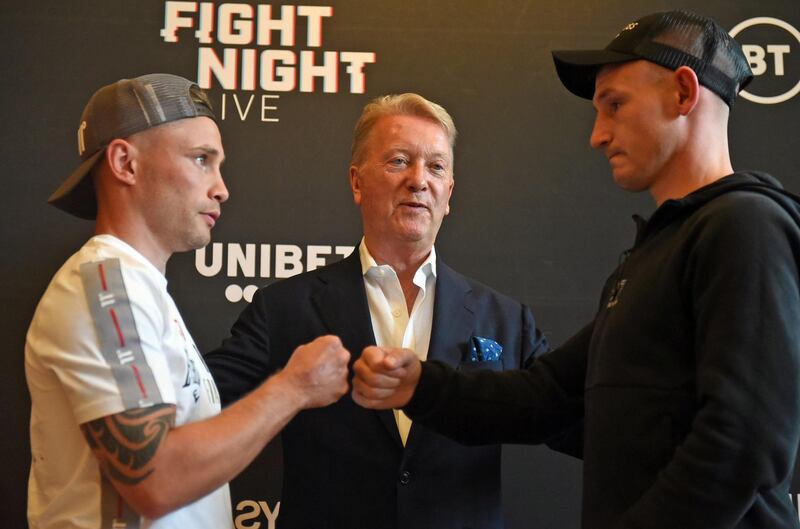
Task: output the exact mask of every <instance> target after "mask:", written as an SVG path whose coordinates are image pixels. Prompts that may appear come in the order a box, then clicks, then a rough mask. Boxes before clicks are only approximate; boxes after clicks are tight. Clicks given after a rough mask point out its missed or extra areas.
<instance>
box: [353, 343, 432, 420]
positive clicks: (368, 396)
mask: <svg viewBox="0 0 800 529" xmlns="http://www.w3.org/2000/svg"><path fill="white" fill-rule="evenodd" d="M353 370H354V371H355V373H356V376H355V377H354V378H353V400H354V401H356V402H357V403H358V404H360V405H361V406H364V407H365V408H374V409H381V410H383V409H389V408H401V407H403V406H405V405H406V404H408V401H409V400H411V397H412V396H413V395H414V390H415V389H416V387H417V382H419V377H420V372H421V367H420V361H419V358H418V357H417V355H416V353H414V351H412V350H411V349H396V348H392V347H377V346H370V347H367V348H365V349H364V352H363V353H361V357H360V358H359V359H358V360H357V361H356V363H355V364H354V365H353Z"/></svg>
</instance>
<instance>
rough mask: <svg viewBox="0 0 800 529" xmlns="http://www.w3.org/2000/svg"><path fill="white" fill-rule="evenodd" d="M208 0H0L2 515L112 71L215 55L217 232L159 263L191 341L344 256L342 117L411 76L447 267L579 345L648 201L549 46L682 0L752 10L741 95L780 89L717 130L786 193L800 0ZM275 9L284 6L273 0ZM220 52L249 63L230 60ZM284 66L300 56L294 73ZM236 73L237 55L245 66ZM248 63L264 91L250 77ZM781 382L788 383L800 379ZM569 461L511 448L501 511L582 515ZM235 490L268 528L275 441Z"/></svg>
mask: <svg viewBox="0 0 800 529" xmlns="http://www.w3.org/2000/svg"><path fill="white" fill-rule="evenodd" d="M184 4H185V5H184ZM222 4H223V3H222V2H213V3H212V2H199V3H195V2H188V3H186V2H183V3H179V2H163V1H157V0H137V1H135V2H131V1H124V0H113V1H112V0H80V1H78V0H75V1H70V2H63V1H61V0H28V1H25V2H21V1H11V0H2V2H0V24H2V31H0V66H2V70H1V71H2V74H3V75H2V79H1V80H0V86H2V89H1V92H0V93H2V103H0V104H2V114H0V115H2V118H3V122H4V123H3V126H2V131H1V132H0V134H1V135H2V136H1V138H2V142H0V152H1V153H2V183H3V187H4V189H5V191H6V198H7V200H5V201H4V203H3V207H2V208H1V209H0V211H1V212H2V213H0V215H2V222H0V234H2V239H0V240H2V243H3V249H4V251H3V252H2V254H0V281H2V285H0V296H2V298H1V299H0V303H1V304H2V307H3V317H2V318H0V333H2V337H3V343H4V344H5V345H4V347H3V350H2V353H1V354H0V376H2V378H0V399H2V400H1V402H2V403H3V420H4V422H5V423H6V426H5V427H4V428H3V431H4V435H2V437H0V439H2V440H0V454H2V456H1V457H2V462H3V472H2V473H0V487H2V488H0V494H1V495H2V503H0V524H2V525H3V526H4V527H24V526H25V501H26V486H27V485H26V483H27V472H28V467H29V458H30V456H29V443H28V434H27V421H28V415H29V398H28V394H27V390H26V388H25V382H24V370H23V361H22V359H23V354H22V351H23V343H24V336H25V332H26V329H27V325H28V322H29V321H30V318H31V316H32V314H33V310H34V308H35V305H36V302H37V300H38V298H39V296H40V295H41V293H42V292H43V291H44V289H45V287H46V285H47V282H48V281H49V278H50V277H51V275H52V274H53V273H54V272H55V270H56V269H57V268H58V266H59V265H60V264H61V262H62V261H63V260H64V259H65V258H66V257H67V256H68V255H69V254H70V253H72V252H73V251H74V250H75V249H76V248H77V247H79V246H80V244H82V242H83V241H84V240H85V239H86V238H87V237H88V236H89V235H90V233H91V229H92V227H91V224H90V223H88V222H84V221H80V220H77V219H73V218H70V217H68V216H66V215H64V214H62V213H60V212H59V211H57V210H55V209H54V208H51V207H49V206H47V205H46V204H45V199H46V197H47V196H48V195H49V193H50V192H51V191H52V190H53V189H54V188H55V187H56V186H57V185H58V184H59V183H60V181H61V180H62V179H63V178H64V177H65V176H66V174H67V173H68V172H69V171H70V170H72V168H73V167H74V166H75V164H76V160H77V154H76V146H75V143H76V128H77V124H78V119H79V116H80V112H81V109H82V108H83V105H84V104H85V102H86V100H87V99H88V97H89V95H91V93H92V92H93V91H94V90H95V89H96V88H97V87H99V86H101V85H103V84H106V83H109V82H113V81H114V80H116V79H118V78H121V77H130V76H135V75H140V74H143V73H148V72H154V71H164V72H172V73H177V74H180V75H183V76H186V77H189V78H198V77H200V78H202V77H203V76H204V75H205V74H206V73H207V72H208V71H210V70H208V68H209V67H207V66H205V65H207V64H209V61H210V62H214V61H215V60H216V61H218V62H219V66H218V71H220V72H221V71H222V70H223V69H224V68H223V67H227V68H228V70H226V73H225V74H222V73H220V74H219V75H216V74H213V73H212V74H210V76H209V79H210V82H209V86H208V88H209V89H210V92H211V94H212V99H213V102H214V104H215V106H216V107H217V109H218V110H221V109H222V105H223V102H224V105H225V113H226V118H225V120H224V121H223V122H222V126H221V129H222V133H223V140H224V143H225V148H226V151H227V155H228V162H227V163H226V164H225V167H224V175H225V177H226V179H227V182H228V186H229V188H230V191H231V199H230V201H229V202H228V203H227V204H226V206H225V207H224V208H223V217H222V219H221V222H220V223H219V224H218V226H217V228H216V229H215V232H214V243H215V244H216V246H213V245H212V246H211V247H209V248H207V249H206V251H205V252H198V253H194V252H193V253H189V254H183V255H178V256H175V257H174V258H173V259H172V261H171V262H170V265H169V267H168V271H167V276H168V279H169V282H170V283H169V284H170V290H171V292H172V293H173V295H174V297H175V299H176V301H177V303H178V306H179V307H181V309H182V312H183V314H184V317H185V319H186V321H187V324H188V325H189V328H190V329H191V330H192V333H193V335H194V338H195V340H196V341H197V343H198V346H199V347H200V348H201V350H208V349H210V348H211V347H213V346H214V345H216V344H217V343H218V342H219V341H220V340H221V339H222V338H223V337H224V335H225V333H226V332H227V329H228V328H229V326H230V324H231V323H232V322H233V320H234V319H235V317H236V315H237V314H238V313H239V312H240V311H241V310H242V308H243V307H244V304H245V303H246V301H243V300H241V298H242V296H243V295H247V294H248V293H249V292H250V291H251V290H252V287H250V288H247V287H248V286H250V285H262V284H265V283H268V282H271V281H274V280H276V277H278V278H279V277H280V276H282V275H286V274H287V273H292V272H293V271H299V270H305V269H308V268H310V267H313V266H315V263H318V262H321V261H325V260H327V261H332V260H334V259H338V258H339V256H338V255H335V253H336V249H337V248H336V247H337V246H352V245H354V244H355V243H356V242H357V241H358V238H359V237H360V221H359V217H358V212H357V209H356V208H355V206H354V205H353V204H352V198H351V195H350V191H349V187H348V183H347V162H348V159H349V148H350V136H351V131H352V127H353V124H354V122H355V119H356V117H357V116H358V113H359V111H360V108H361V107H362V106H363V104H364V103H365V102H366V101H367V100H368V99H369V98H371V97H374V96H376V95H380V94H384V93H390V92H394V93H398V92H404V91H415V92H419V93H421V94H423V95H425V96H426V97H428V98H430V99H432V100H434V101H437V102H440V103H442V104H443V105H444V106H445V107H446V108H448V110H449V111H450V112H451V113H452V115H453V116H454V118H455V121H456V125H457V127H458V128H459V132H460V135H459V139H458V143H457V146H456V162H455V173H456V186H455V191H454V196H453V201H452V213H451V215H450V216H449V217H448V218H447V219H446V220H445V223H444V225H443V228H442V231H441V232H440V236H439V240H438V241H437V249H438V251H439V252H440V254H441V255H442V256H444V258H445V259H447V261H448V262H449V263H450V264H451V265H453V266H454V267H456V268H457V269H458V270H460V271H461V272H463V273H466V274H468V275H471V276H473V277H475V278H477V279H479V280H481V281H483V282H485V283H488V284H490V285H492V286H494V287H495V288H497V289H498V290H500V291H502V292H505V293H508V294H510V295H512V296H514V297H516V298H517V299H520V300H522V301H524V302H525V303H527V304H529V305H530V306H531V307H532V308H533V310H534V313H535V315H536V318H537V320H538V322H539V324H540V325H541V326H542V328H543V329H544V331H545V333H546V334H547V336H548V338H549V339H550V341H551V342H552V343H554V344H559V343H561V342H562V341H563V340H564V339H566V338H567V337H569V336H570V333H571V332H573V331H575V330H577V329H578V328H579V327H580V326H581V325H582V323H584V322H585V321H586V320H587V319H588V318H590V317H591V315H592V313H593V311H594V307H595V304H596V298H597V296H598V294H599V288H600V285H601V283H602V281H603V280H604V278H605V275H606V274H607V273H608V272H609V271H610V270H611V268H612V267H613V266H614V264H615V263H616V261H617V258H618V255H619V253H620V252H622V251H623V250H624V249H626V248H627V247H628V246H629V245H630V244H631V242H632V237H633V223H632V222H631V220H630V214H631V213H634V212H638V213H642V214H648V213H649V212H650V211H652V209H653V205H652V202H651V200H650V198H649V197H648V196H646V195H631V194H627V193H624V192H622V191H620V190H618V189H617V188H615V187H614V185H613V183H612V181H611V178H610V174H609V170H608V168H607V166H606V162H605V160H604V158H603V157H602V156H600V155H598V154H597V153H593V152H591V149H590V148H589V146H588V136H589V132H590V130H591V124H592V118H593V111H592V108H591V105H590V103H589V102H587V101H584V100H580V99H578V98H575V97H573V96H571V95H570V94H569V93H567V92H566V90H564V89H563V88H562V86H561V85H560V83H559V81H558V79H557V77H556V75H555V72H554V68H553V65H552V60H551V58H550V55H549V50H551V49H553V48H575V47H597V46H603V45H605V44H606V42H607V41H608V40H609V38H610V37H611V36H612V35H614V34H615V33H616V32H617V31H619V29H621V28H622V27H623V26H624V25H625V24H627V23H628V22H630V21H631V20H633V19H635V18H638V17H639V16H641V15H643V14H645V13H648V12H652V11H656V10H663V9H672V8H676V7H683V8H689V9H694V10H697V11H699V12H701V13H704V14H707V15H710V16H712V17H714V18H716V19H717V20H718V21H719V22H720V23H721V24H722V25H723V26H724V27H726V28H728V29H734V28H736V27H737V26H739V25H740V24H742V23H745V24H744V25H745V26H747V27H744V28H743V29H739V31H738V36H737V38H738V39H739V40H740V41H741V42H742V43H743V44H746V45H747V46H748V50H750V53H751V54H752V55H753V57H755V59H754V64H756V65H757V66H758V65H762V66H763V70H764V71H763V73H761V75H759V76H758V78H757V79H756V81H755V82H754V83H753V85H752V86H751V88H750V92H751V93H752V94H753V95H755V96H761V97H771V98H772V100H773V102H772V103H770V104H765V103H763V102H753V101H749V100H740V101H739V102H738V103H737V105H736V107H735V109H734V113H733V117H732V120H731V126H730V134H731V149H732V152H733V160H734V166H735V167H736V168H739V169H746V168H751V169H762V170H767V171H769V172H771V173H773V174H774V175H776V176H778V177H779V178H780V179H782V180H783V182H784V184H785V186H786V187H787V188H789V189H790V190H793V191H800V174H798V163H799V162H800V154H798V153H800V135H798V134H797V132H796V130H797V127H798V125H797V124H798V123H800V105H798V102H800V96H798V97H790V96H792V94H793V91H794V88H796V85H797V84H798V83H800V34H798V32H797V29H795V28H800V11H799V10H798V7H800V5H798V1H797V0H760V1H759V2H753V1H752V0H734V1H731V0H703V1H689V0H674V1H671V2H667V1H661V0H636V1H634V0H603V1H599V0H537V1H525V0H505V1H495V2H488V1H484V2H480V1H474V0H470V1H467V0H438V1H436V2H429V1H425V0H381V1H379V2H375V1H366V0H338V1H334V0H331V1H329V2H318V1H311V2H307V3H305V4H303V5H305V6H308V5H313V6H323V7H324V6H330V7H331V9H330V10H326V9H309V8H301V7H297V4H289V3H284V2H272V3H271V4H266V3H263V4H258V3H257V2H239V3H233V2H231V3H227V6H223V5H222ZM195 5H199V9H200V10H201V11H203V10H206V9H208V10H210V11H211V12H213V13H214V17H213V19H207V20H212V22H213V28H212V29H213V31H211V32H210V34H209V35H210V37H211V39H210V40H212V41H213V42H210V43H209V42H201V40H203V37H202V35H201V37H196V36H195V30H196V29H197V26H198V25H200V26H201V27H203V25H202V23H201V22H202V20H201V19H202V17H201V16H200V15H198V14H197V13H194V14H193V13H189V12H183V13H180V17H181V18H186V19H187V20H188V23H189V24H190V25H193V26H194V27H191V28H185V27H183V28H178V29H177V33H176V35H177V37H178V41H177V42H168V37H163V36H162V33H161V30H162V29H164V28H165V27H166V29H168V30H169V29H170V28H169V26H170V22H171V21H178V23H179V24H178V25H179V26H180V25H181V21H180V20H178V19H175V18H171V17H170V16H168V15H169V11H170V9H172V8H180V9H184V10H185V9H187V6H195ZM248 5H250V6H253V17H251V20H250V22H253V20H252V19H254V18H258V15H259V13H260V11H259V10H258V6H259V5H261V9H262V11H263V10H264V9H265V8H264V6H266V5H271V6H272V11H273V17H275V18H277V17H280V16H281V13H287V14H294V15H295V22H294V24H292V25H291V26H292V27H293V28H294V30H295V35H294V39H293V42H289V43H287V45H282V43H281V42H280V40H279V36H280V35H279V34H278V33H273V34H272V42H271V44H270V45H266V43H265V42H264V40H263V38H262V40H261V42H259V41H258V40H255V41H253V42H250V43H245V44H239V43H237V42H236V41H237V35H238V31H239V29H242V27H243V26H242V24H244V25H245V26H246V25H247V22H248V20H247V10H248ZM284 5H286V6H295V7H294V9H292V8H287V9H286V10H285V11H282V10H281V9H282V7H283V6H284ZM229 9H230V10H232V11H233V12H235V13H240V14H239V15H237V16H235V17H234V19H233V20H234V21H233V23H232V24H230V25H229V24H225V23H224V11H225V10H229ZM262 14H263V13H262ZM203 20H206V19H203ZM315 25H318V26H319V28H315V27H314V26H315ZM309 26H311V27H312V31H311V32H309ZM288 27H289V26H287V28H288ZM244 29H245V30H246V29H247V28H246V27H244ZM284 31H288V29H284ZM169 34H170V31H166V32H165V35H169ZM776 46H777V47H776ZM201 48H210V50H206V51H200V50H201ZM211 50H213V52H212V51H211ZM226 50H227V51H226ZM265 51H267V52H268V53H266V54H265V53H264V52H265ZM278 51H279V52H281V53H276V52H278ZM325 52H328V54H327V55H326V54H325ZM330 52H334V53H333V54H331V53H330ZM348 52H349V53H348ZM760 52H761V53H763V59H761V60H760V61H759V60H758V58H757V57H758V54H759V53H760ZM226 54H228V55H226ZM371 54H374V55H371ZM230 55H235V56H236V57H238V59H239V60H240V63H239V64H238V65H237V67H236V68H233V67H232V66H231V64H232V62H230V61H231V60H232V59H228V57H229V56H230ZM251 57H252V58H253V64H252V67H251V66H250V65H249V63H248V61H250V60H251ZM270 57H279V58H280V59H281V60H282V61H284V62H282V63H278V66H282V67H283V68H282V69H278V70H275V71H274V72H273V69H272V68H271V67H270V65H271V63H270ZM326 59H327V60H328V61H329V62H328V65H329V69H328V71H327V73H326V74H325V75H327V76H328V79H329V80H328V84H327V85H326V84H325V83H324V82H323V80H322V78H319V79H317V80H316V81H315V82H314V83H313V86H312V87H311V89H309V87H308V86H304V83H303V79H304V76H306V84H307V76H308V74H309V72H310V73H314V72H313V71H312V70H311V68H310V67H309V65H310V63H311V62H313V63H314V64H317V65H320V64H322V63H323V61H324V60H326ZM292 60H294V61H295V62H296V63H297V64H296V65H295V66H294V67H293V68H288V69H287V63H286V61H289V62H291V61H292ZM225 61H228V62H225ZM330 61H336V62H337V64H334V63H333V62H330ZM358 61H361V63H358ZM357 63H358V64H357ZM242 64H247V65H248V67H247V68H246V69H245V71H244V73H242V71H241V70H240V69H239V68H238V66H239V65H242ZM348 68H350V71H348ZM273 73H274V75H271V74H273ZM292 75H296V79H295V82H294V83H292ZM334 75H335V76H336V77H337V79H336V81H335V82H334V79H333V76H334ZM251 76H252V79H253V80H254V84H255V86H254V87H251V86H249V85H248V83H249V82H250V78H251ZM223 80H224V83H223ZM353 80H355V82H354V83H351V81H353ZM362 80H363V82H364V83H363V91H362V90H361V86H360V81H362ZM262 81H263V84H262ZM226 83H235V86H234V85H231V84H226ZM262 86H264V87H265V88H262ZM326 90H327V91H326ZM362 92H363V93H362ZM781 94H785V95H784V97H783V98H781V97H778V96H780V95H781ZM753 99H755V98H753ZM777 99H784V100H783V101H781V102H774V100H777ZM248 105H249V106H248ZM262 118H263V119H262ZM215 252H217V253H216V254H215ZM314 255H316V256H317V258H314V257H313V256H314ZM787 376H789V377H791V378H792V379H793V380H795V379H796V377H797V374H794V373H792V374H787ZM580 469H581V467H580V462H579V461H577V460H574V459H571V458H568V457H566V456H561V455H559V454H556V453H553V452H551V451H549V450H547V449H545V448H539V447H518V446H512V447H508V449H507V450H506V452H505V458H504V486H505V510H506V514H507V520H508V526H509V527H510V528H523V527H525V528H527V527H536V528H542V529H546V528H552V529H565V528H566V529H568V528H574V527H577V526H578V518H579V505H580ZM233 493H234V515H235V516H237V517H238V521H237V523H236V526H237V528H245V527H247V528H250V527H252V528H255V527H258V524H259V523H260V524H261V527H264V528H266V527H270V528H271V527H272V523H271V522H270V520H269V518H270V517H271V515H270V514H269V513H265V512H262V511H274V509H275V508H276V503H277V502H278V501H279V499H280V451H279V450H278V447H277V445H272V446H270V447H269V448H268V449H267V450H266V451H265V452H264V454H262V457H261V458H260V460H259V461H258V463H257V464H256V465H254V466H252V467H251V468H249V469H248V470H247V472H246V473H245V474H244V475H243V476H242V477H241V478H239V479H237V480H236V481H235V482H234V484H233ZM258 502H263V504H262V505H259V503H258ZM352 508H353V509H357V508H358V506H357V505H353V506H352ZM278 527H279V517H278Z"/></svg>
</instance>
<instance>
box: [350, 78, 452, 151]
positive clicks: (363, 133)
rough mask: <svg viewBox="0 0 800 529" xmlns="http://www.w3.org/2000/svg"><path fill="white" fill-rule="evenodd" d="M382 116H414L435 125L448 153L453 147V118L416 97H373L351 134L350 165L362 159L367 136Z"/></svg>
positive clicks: (441, 109)
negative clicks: (438, 128) (441, 135)
mask: <svg viewBox="0 0 800 529" xmlns="http://www.w3.org/2000/svg"><path fill="white" fill-rule="evenodd" d="M384 116H417V117H420V118H425V119H429V120H431V121H434V122H436V123H438V124H439V125H440V126H441V127H442V129H444V131H445V132H446V133H447V141H448V143H449V144H450V150H451V151H452V150H453V147H454V146H455V144H456V134H457V131H456V126H455V124H454V123H453V118H452V117H450V114H448V113H447V110H445V109H444V107H442V106H441V105H437V104H436V103H434V102H433V101H428V100H427V99H425V98H424V97H422V96H421V95H419V94H414V93H410V92H409V93H405V94H400V95H385V96H381V97H376V98H375V99H373V100H372V101H370V102H369V103H367V105H366V106H365V107H364V110H363V111H362V112H361V117H359V118H358V122H357V123H356V126H355V129H354V130H353V147H352V151H351V154H350V163H351V164H357V163H359V162H360V161H361V158H362V157H363V155H364V152H363V151H364V144H365V143H366V139H367V136H369V132H370V131H371V130H372V127H373V126H375V123H377V121H378V120H379V119H380V118H382V117H384Z"/></svg>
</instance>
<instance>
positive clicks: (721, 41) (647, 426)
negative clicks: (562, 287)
mask: <svg viewBox="0 0 800 529" xmlns="http://www.w3.org/2000/svg"><path fill="white" fill-rule="evenodd" d="M553 55H554V59H555V62H556V68H557V70H558V74H559V77H560V78H561V80H562V82H563V83H564V85H565V86H566V87H567V88H568V89H569V90H570V91H572V92H573V93H575V94H577V95H579V96H581V97H584V98H587V99H592V101H593V104H594V106H595V108H596V110H597V117H596V121H595V125H594V129H593V131H592V136H591V144H592V146H593V147H594V148H596V149H600V150H602V151H603V152H604V153H605V155H606V156H607V157H608V160H609V164H610V165H611V169H612V173H613V176H614V180H615V182H617V184H618V185H619V186H620V187H622V188H624V189H626V190H630V191H643V190H647V191H649V192H650V194H651V195H652V196H653V198H654V199H655V201H656V203H657V205H658V208H657V210H656V211H655V213H654V214H653V215H652V216H651V217H650V219H647V220H644V219H638V233H637V237H636V241H635V244H634V246H633V248H632V249H631V250H629V251H628V252H626V259H625V260H624V262H623V263H622V264H620V266H619V267H618V268H617V270H616V271H615V272H614V273H613V274H612V275H611V277H610V278H609V280H608V282H607V284H606V285H605V288H604V289H603V293H602V297H601V300H600V305H599V309H598V312H597V315H596V316H595V318H594V320H593V321H592V322H591V323H590V324H589V325H587V326H586V327H584V329H582V330H581V331H580V332H578V334H577V335H575V336H574V337H573V338H571V339H570V340H569V341H568V342H567V343H565V344H564V345H563V346H562V347H560V348H559V349H557V350H555V351H553V352H552V353H551V354H548V355H544V356H542V357H540V359H539V360H538V361H537V362H535V363H534V364H533V365H532V366H531V367H530V368H528V369H526V370H521V371H513V372H505V373H485V372H476V373H458V372H455V371H453V370H452V369H450V368H448V367H446V366H444V365H442V364H440V363H437V362H424V363H420V362H419V361H418V360H417V359H416V357H415V356H414V355H413V354H409V353H408V352H407V351H404V350H400V349H381V348H368V349H367V350H365V351H364V353H363V354H362V356H361V359H360V360H359V361H358V362H357V364H356V373H357V377H356V379H355V381H354V390H353V398H354V399H355V400H356V401H357V402H359V403H360V404H362V405H365V406H369V407H376V408H381V407H400V406H404V411H405V412H406V413H407V414H408V415H409V416H410V417H412V418H413V420H415V421H418V422H420V423H422V424H425V425H427V426H429V427H431V428H434V429H438V430H439V431H441V432H443V433H446V434H447V435H450V436H452V437H454V438H456V439H458V440H460V441H462V442H465V443H486V442H513V443H540V442H550V441H552V440H553V439H554V437H555V436H562V437H563V434H565V433H569V432H571V433H572V438H576V437H578V438H582V441H583V442H582V443H576V448H575V453H576V455H579V456H580V457H582V458H583V459H584V487H583V512H582V515H583V526H584V527H585V528H587V529H588V528H590V529H611V528H614V529H622V528H625V529H628V528H630V529H634V528H637V529H639V528H664V529H666V528H670V529H675V528H680V529H695V528H696V529H723V528H736V529H745V528H747V529H766V528H770V529H784V528H797V527H800V524H799V523H798V516H797V513H796V511H795V510H794V509H793V507H792V503H791V501H790V498H789V486H790V482H791V477H792V471H793V469H794V463H795V453H796V451H797V446H798V440H800V387H799V385H798V381H797V377H798V372H800V284H799V282H798V263H799V262H800V261H799V259H798V258H799V257H800V229H799V228H798V225H799V223H800V208H799V206H798V202H797V201H796V200H795V199H794V198H793V196H792V195H791V194H789V193H787V192H785V191H783V190H782V189H781V186H780V184H779V183H778V182H777V181H776V180H775V179H773V178H772V177H770V176H768V175H765V174H761V173H741V172H734V171H733V168H732V166H731V162H730V156H729V153H728V141H727V132H726V127H727V122H728V114H729V110H730V108H731V106H732V105H733V102H734V99H735V98H736V95H737V94H738V92H739V91H740V90H741V89H742V87H744V86H745V85H746V84H747V83H748V82H749V81H750V80H751V79H752V73H751V72H750V69H749V66H748V64H747V61H746V59H745V57H744V55H743V53H742V51H741V47H740V46H739V44H738V43H736V42H735V41H734V40H733V39H732V38H730V36H729V35H728V34H727V33H726V32H725V31H724V30H723V29H722V28H720V27H719V26H718V25H717V24H716V23H715V22H714V21H712V20H709V19H707V18H705V17H701V16H698V15H695V14H692V13H686V12H680V11H678V12H669V13H657V14H653V15H649V16H646V17H644V18H642V19H639V20H638V21H636V22H633V23H631V24H628V25H627V26H626V27H625V28H624V29H623V30H622V31H621V32H620V33H619V34H618V35H617V36H616V37H615V38H614V40H612V42H611V43H610V44H609V45H608V46H607V47H606V48H605V49H604V50H599V51H569V52H554V54H553ZM575 434H580V435H577V436H576V435H575ZM568 437H569V436H568ZM560 446H561V447H563V446H564V443H563V439H562V440H561V441H560Z"/></svg>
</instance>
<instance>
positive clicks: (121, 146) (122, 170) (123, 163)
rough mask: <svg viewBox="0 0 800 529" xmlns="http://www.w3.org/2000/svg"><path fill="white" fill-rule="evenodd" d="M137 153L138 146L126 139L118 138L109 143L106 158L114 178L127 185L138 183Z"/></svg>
mask: <svg viewBox="0 0 800 529" xmlns="http://www.w3.org/2000/svg"><path fill="white" fill-rule="evenodd" d="M136 155H137V149H136V146H135V145H133V144H132V143H130V142H128V141H126V140H123V139H119V138H118V139H115V140H112V141H111V143H109V144H108V147H106V153H105V158H106V163H107V164H108V167H109V169H111V174H112V175H113V176H114V178H116V179H117V180H118V181H120V182H122V183H125V184H127V185H134V184H135V183H136V166H137V160H136Z"/></svg>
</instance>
